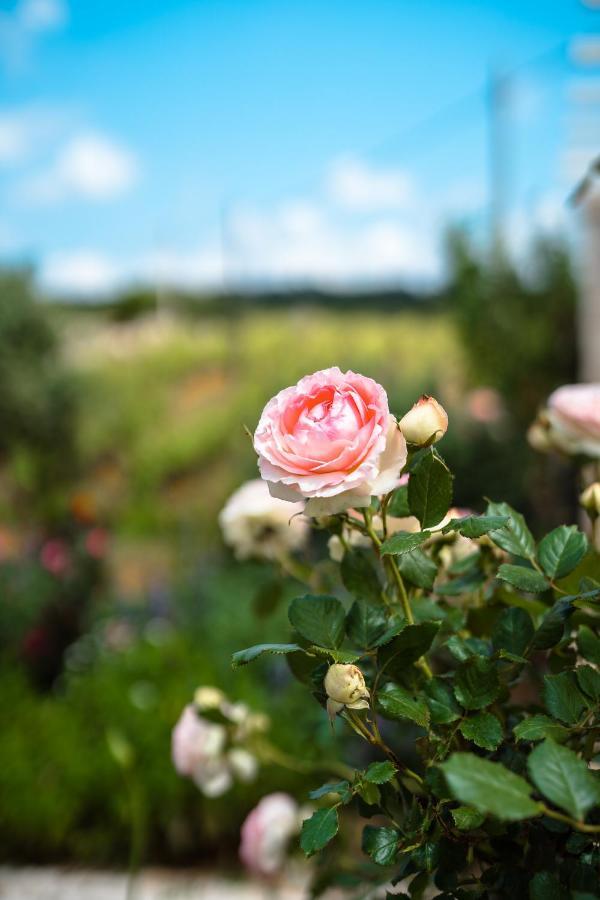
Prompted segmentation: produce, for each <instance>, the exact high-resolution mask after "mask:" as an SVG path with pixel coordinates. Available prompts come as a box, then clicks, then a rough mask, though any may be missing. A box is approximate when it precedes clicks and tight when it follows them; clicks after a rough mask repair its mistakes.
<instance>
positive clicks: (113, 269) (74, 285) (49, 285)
mask: <svg viewBox="0 0 600 900" xmlns="http://www.w3.org/2000/svg"><path fill="white" fill-rule="evenodd" d="M120 281H121V278H120V272H119V268H118V266H117V265H116V264H115V263H114V262H113V261H112V260H111V259H110V258H109V257H108V256H105V255H104V254H102V253H98V252H97V251H95V250H77V251H74V252H65V253H56V254H51V255H50V256H49V257H48V258H47V259H46V260H45V261H44V264H43V266H42V271H41V274H40V282H41V285H42V287H43V288H44V289H47V290H49V291H50V292H52V293H57V294H65V295H71V294H75V295H99V294H105V293H109V292H110V291H112V290H114V289H115V288H116V287H117V286H118V285H119V283H120Z"/></svg>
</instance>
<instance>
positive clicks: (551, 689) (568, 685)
mask: <svg viewBox="0 0 600 900" xmlns="http://www.w3.org/2000/svg"><path fill="white" fill-rule="evenodd" d="M543 694H544V703H545V705H546V709H547V710H548V712H549V713H551V714H552V715H553V716H555V717H556V718H557V719H560V721H561V722H564V723H565V725H575V723H576V722H577V721H578V719H579V717H580V716H581V714H582V712H583V711H584V709H585V707H586V702H585V698H584V696H583V694H582V693H581V691H580V690H579V688H578V687H577V679H576V678H575V673H574V672H559V674H558V675H545V676H544V690H543Z"/></svg>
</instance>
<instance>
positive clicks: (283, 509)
mask: <svg viewBox="0 0 600 900" xmlns="http://www.w3.org/2000/svg"><path fill="white" fill-rule="evenodd" d="M303 509H304V504H303V503H288V502H286V501H285V500H278V499H277V498H276V497H272V496H271V495H270V493H269V488H268V486H267V483H266V482H265V481H262V479H260V478H256V479H253V480H252V481H247V482H246V483H245V484H243V485H242V486H241V487H240V488H238V489H237V491H235V492H234V493H233V494H232V495H231V497H230V498H229V500H228V501H227V503H226V504H225V506H224V507H223V509H222V510H221V512H220V513H219V524H220V526H221V530H222V532H223V539H224V541H225V543H226V544H228V546H230V547H231V548H232V550H233V552H234V553H235V556H236V557H237V559H250V558H252V557H254V558H258V559H268V560H277V559H281V558H282V557H285V556H287V555H288V554H289V553H290V552H292V551H294V550H299V549H300V548H301V547H303V546H304V544H305V543H306V540H307V537H308V530H309V525H308V522H307V520H306V519H305V518H304V517H303V516H301V515H298V513H302V511H303Z"/></svg>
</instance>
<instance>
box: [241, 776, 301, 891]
mask: <svg viewBox="0 0 600 900" xmlns="http://www.w3.org/2000/svg"><path fill="white" fill-rule="evenodd" d="M300 820H301V816H300V811H299V809H298V805H297V803H296V801H295V800H294V799H293V798H292V797H290V796H289V794H284V793H281V792H280V793H275V794H267V796H266V797H263V798H262V800H261V801H260V802H259V803H258V804H257V806H255V807H254V809H253V810H252V811H251V812H250V813H249V814H248V816H247V818H246V820H245V822H244V824H243V825H242V830H241V842H240V859H241V860H242V862H243V863H244V865H245V866H246V867H247V868H248V869H249V870H250V871H251V872H254V873H255V874H256V875H263V876H270V875H275V874H276V873H277V872H278V871H279V869H281V867H282V866H283V863H284V862H285V856H286V849H287V844H288V841H289V839H290V838H291V837H292V835H294V834H296V833H297V832H298V831H299V828H300Z"/></svg>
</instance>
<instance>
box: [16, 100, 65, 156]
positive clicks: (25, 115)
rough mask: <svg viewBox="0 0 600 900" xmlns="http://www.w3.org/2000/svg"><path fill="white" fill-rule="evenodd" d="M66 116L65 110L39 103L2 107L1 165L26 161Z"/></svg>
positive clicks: (55, 131) (48, 138) (49, 137)
mask: <svg viewBox="0 0 600 900" xmlns="http://www.w3.org/2000/svg"><path fill="white" fill-rule="evenodd" d="M64 119H65V116H64V114H63V113H61V112H59V111H56V110H51V109H43V108H40V107H23V108H21V109H11V110H0V165H16V164H20V163H23V162H25V161H26V160H27V159H28V158H29V157H30V156H31V155H32V154H33V153H34V152H37V151H39V150H40V148H41V147H42V146H43V145H44V144H45V143H46V142H47V141H48V140H51V139H52V138H53V137H54V136H55V134H56V133H57V131H58V130H59V129H60V127H61V125H62V124H63V122H64Z"/></svg>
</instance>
